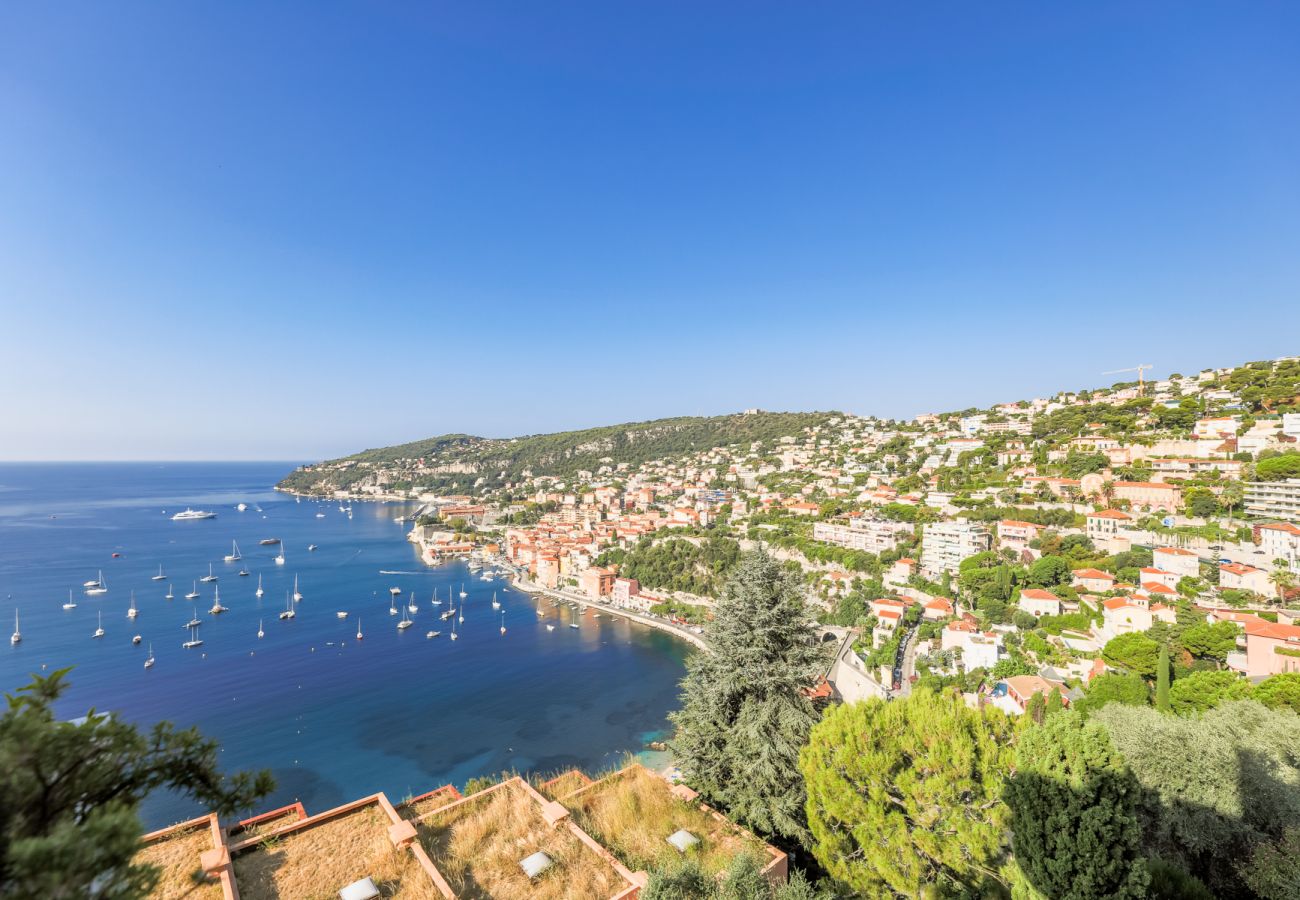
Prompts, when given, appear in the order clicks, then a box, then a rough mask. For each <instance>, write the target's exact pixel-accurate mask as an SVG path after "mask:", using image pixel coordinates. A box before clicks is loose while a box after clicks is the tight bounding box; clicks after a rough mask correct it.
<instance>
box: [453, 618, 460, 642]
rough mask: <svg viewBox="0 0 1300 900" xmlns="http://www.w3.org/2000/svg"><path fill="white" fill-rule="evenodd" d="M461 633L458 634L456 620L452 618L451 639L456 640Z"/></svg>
mask: <svg viewBox="0 0 1300 900" xmlns="http://www.w3.org/2000/svg"><path fill="white" fill-rule="evenodd" d="M457 637H459V635H457V634H456V620H455V619H452V620H451V639H452V640H453V641H454V640H456V638H457Z"/></svg>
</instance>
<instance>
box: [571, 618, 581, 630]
mask: <svg viewBox="0 0 1300 900" xmlns="http://www.w3.org/2000/svg"><path fill="white" fill-rule="evenodd" d="M569 627H570V628H581V627H582V626H580V625H579V624H578V620H577V619H576V618H574V619H573V620H572V621H570V622H569Z"/></svg>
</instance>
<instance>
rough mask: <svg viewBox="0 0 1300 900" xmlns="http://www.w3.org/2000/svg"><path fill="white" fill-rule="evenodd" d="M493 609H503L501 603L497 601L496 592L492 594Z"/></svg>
mask: <svg viewBox="0 0 1300 900" xmlns="http://www.w3.org/2000/svg"><path fill="white" fill-rule="evenodd" d="M492 608H493V609H500V608H501V601H500V600H498V599H497V593H496V591H493V592H492Z"/></svg>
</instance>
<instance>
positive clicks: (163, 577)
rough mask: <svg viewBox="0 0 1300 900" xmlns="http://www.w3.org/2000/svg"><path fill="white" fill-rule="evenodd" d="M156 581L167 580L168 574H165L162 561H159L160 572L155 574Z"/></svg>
mask: <svg viewBox="0 0 1300 900" xmlns="http://www.w3.org/2000/svg"><path fill="white" fill-rule="evenodd" d="M153 580H154V581H166V580H167V576H166V575H164V574H163V570H162V563H158V574H157V575H155V576H153Z"/></svg>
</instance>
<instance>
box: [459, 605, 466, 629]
mask: <svg viewBox="0 0 1300 900" xmlns="http://www.w3.org/2000/svg"><path fill="white" fill-rule="evenodd" d="M460 624H462V625H464V624H465V604H464V603H462V604H461V605H460Z"/></svg>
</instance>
